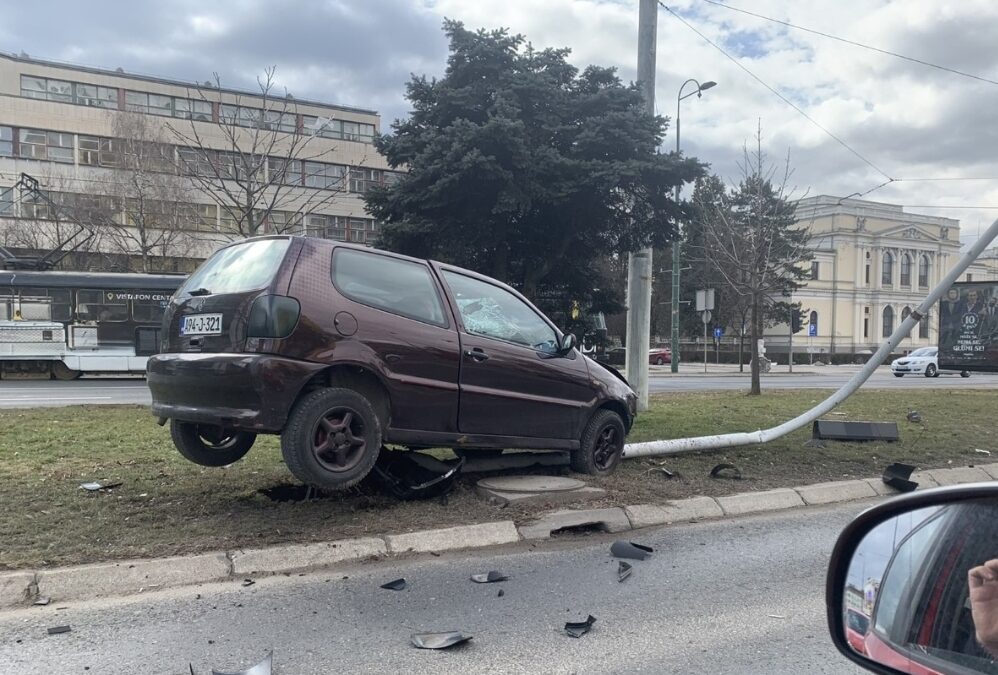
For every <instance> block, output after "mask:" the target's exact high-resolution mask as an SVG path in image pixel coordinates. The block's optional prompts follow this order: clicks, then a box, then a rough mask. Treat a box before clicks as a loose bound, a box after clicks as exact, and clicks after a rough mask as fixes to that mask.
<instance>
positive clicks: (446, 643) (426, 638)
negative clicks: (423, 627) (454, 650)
mask: <svg viewBox="0 0 998 675" xmlns="http://www.w3.org/2000/svg"><path fill="white" fill-rule="evenodd" d="M472 637H473V636H471V635H466V634H465V633H463V632H462V631H459V630H451V631H444V632H443V633H413V634H412V644H414V645H415V646H417V647H419V648H420V649H449V648H450V647H453V646H455V645H460V644H464V643H465V642H467V641H468V640H470V639H471V638H472Z"/></svg>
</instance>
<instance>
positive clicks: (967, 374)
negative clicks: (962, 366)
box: [960, 370, 970, 377]
mask: <svg viewBox="0 0 998 675" xmlns="http://www.w3.org/2000/svg"><path fill="white" fill-rule="evenodd" d="M960 377H970V371H969V370H961V371H960Z"/></svg>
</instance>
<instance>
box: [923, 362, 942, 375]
mask: <svg viewBox="0 0 998 675" xmlns="http://www.w3.org/2000/svg"><path fill="white" fill-rule="evenodd" d="M925 376H926V377H939V370H938V369H937V368H936V367H935V365H933V364H931V363H930V364H929V365H927V366H925Z"/></svg>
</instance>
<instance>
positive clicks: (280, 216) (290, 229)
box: [267, 211, 302, 234]
mask: <svg viewBox="0 0 998 675" xmlns="http://www.w3.org/2000/svg"><path fill="white" fill-rule="evenodd" d="M267 224H268V225H269V226H270V230H271V231H272V232H274V233H275V234H294V233H298V232H300V231H301V225H302V219H301V214H299V213H291V212H289V211H271V212H270V213H268V214H267Z"/></svg>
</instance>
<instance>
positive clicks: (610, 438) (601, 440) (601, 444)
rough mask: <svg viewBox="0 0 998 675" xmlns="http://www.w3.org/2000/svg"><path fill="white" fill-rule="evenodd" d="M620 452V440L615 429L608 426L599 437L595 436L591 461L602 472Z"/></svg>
mask: <svg viewBox="0 0 998 675" xmlns="http://www.w3.org/2000/svg"><path fill="white" fill-rule="evenodd" d="M619 450H620V438H619V434H618V433H617V427H615V426H612V425H608V426H605V427H603V428H602V429H601V430H600V432H599V435H597V436H596V447H595V448H594V449H593V459H594V460H595V461H596V468H597V469H599V470H601V471H603V470H605V469H608V468H609V467H610V465H612V464H613V460H614V456H615V455H616V454H617V452H618V451H619Z"/></svg>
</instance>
